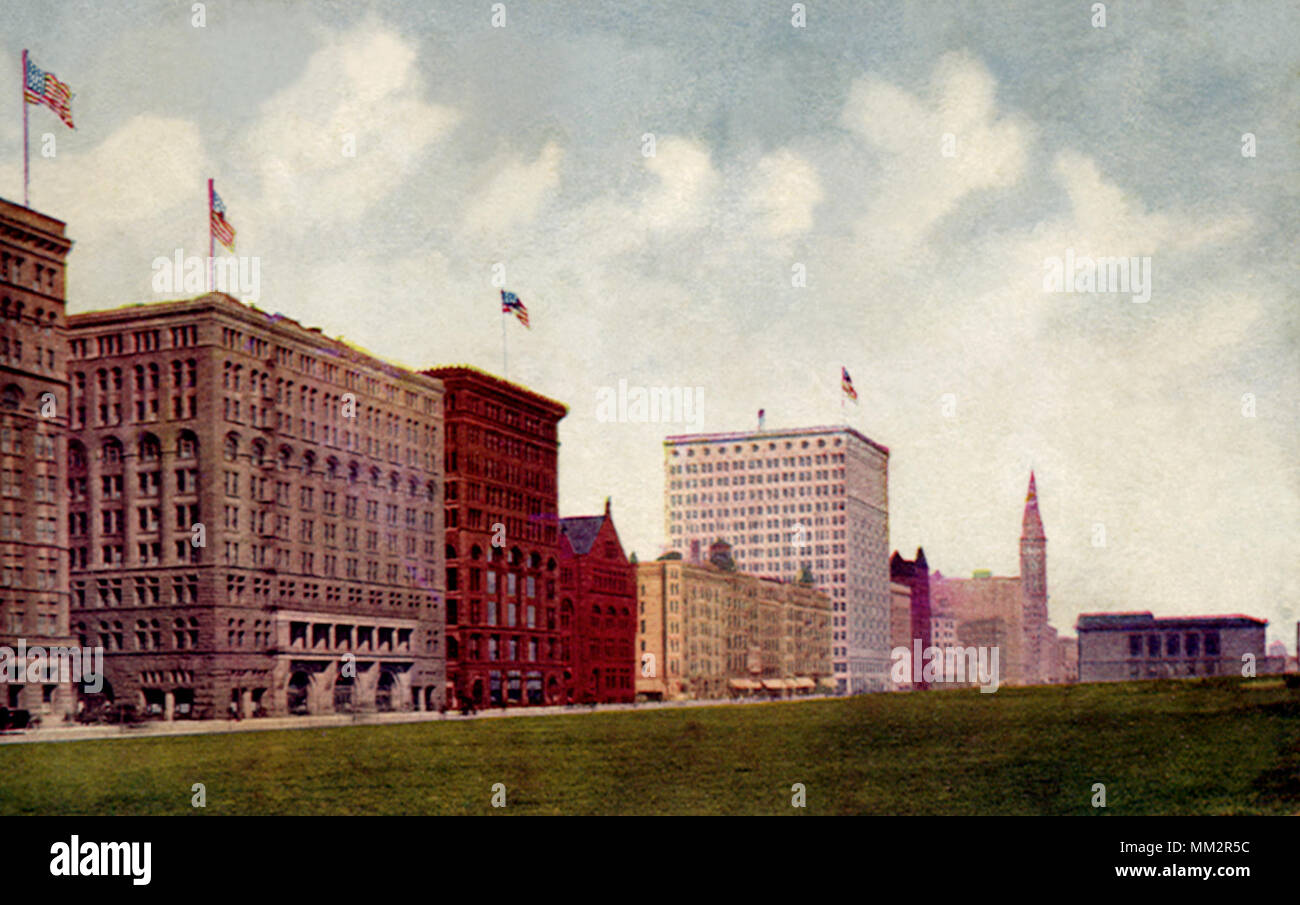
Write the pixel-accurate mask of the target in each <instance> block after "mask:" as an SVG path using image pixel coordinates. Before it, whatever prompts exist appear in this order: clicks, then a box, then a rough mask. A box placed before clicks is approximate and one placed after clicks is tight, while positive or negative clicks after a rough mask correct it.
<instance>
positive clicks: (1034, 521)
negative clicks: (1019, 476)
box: [1020, 471, 1047, 540]
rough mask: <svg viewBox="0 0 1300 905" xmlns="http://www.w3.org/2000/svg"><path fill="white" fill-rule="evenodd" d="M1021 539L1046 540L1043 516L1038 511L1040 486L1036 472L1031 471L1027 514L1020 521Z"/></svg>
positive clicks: (1026, 497)
mask: <svg viewBox="0 0 1300 905" xmlns="http://www.w3.org/2000/svg"><path fill="white" fill-rule="evenodd" d="M1020 539H1021V540H1046V539H1047V535H1046V534H1045V533H1043V517H1042V516H1041V515H1039V513H1038V487H1037V485H1036V484H1035V482H1034V473H1033V472H1032V471H1031V472H1029V492H1028V493H1027V494H1025V515H1024V518H1023V520H1022V521H1021V523H1020Z"/></svg>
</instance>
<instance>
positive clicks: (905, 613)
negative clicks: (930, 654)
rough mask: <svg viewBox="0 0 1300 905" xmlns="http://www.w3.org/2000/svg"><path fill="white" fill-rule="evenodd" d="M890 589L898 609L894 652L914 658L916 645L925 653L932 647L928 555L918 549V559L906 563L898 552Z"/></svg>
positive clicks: (918, 685) (915, 684)
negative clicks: (904, 652) (903, 650)
mask: <svg viewBox="0 0 1300 905" xmlns="http://www.w3.org/2000/svg"><path fill="white" fill-rule="evenodd" d="M889 580H890V588H891V589H893V588H897V589H898V590H897V591H895V592H894V601H895V602H894V606H893V619H892V631H891V638H890V648H891V649H894V650H896V649H897V648H900V647H902V648H905V649H906V650H907V651H908V654H909V656H912V655H914V653H915V650H916V642H920V645H921V651H922V652H924V651H925V650H926V649H928V648H929V647H930V646H931V640H932V637H933V636H932V634H931V620H932V618H933V614H932V613H931V610H930V566H929V564H928V563H927V562H926V561H925V551H924V550H922V549H921V548H920V547H917V548H916V558H915V559H912V560H907V559H904V558H903V557H902V556H901V555H900V554H899V552H898V551H897V550H895V551H894V555H893V556H891V557H890V558H889ZM905 684H906V686H907V687H909V688H912V687H915V688H916V689H925V688H927V687H929V683H927V682H907V683H905Z"/></svg>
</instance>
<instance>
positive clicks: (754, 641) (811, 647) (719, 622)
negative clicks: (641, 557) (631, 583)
mask: <svg viewBox="0 0 1300 905" xmlns="http://www.w3.org/2000/svg"><path fill="white" fill-rule="evenodd" d="M637 598H638V599H637V619H638V622H637V625H638V631H637V656H638V657H639V658H640V663H641V666H640V669H639V671H638V675H637V682H636V690H637V694H638V695H639V696H641V697H643V698H648V699H651V700H680V699H684V698H726V697H791V696H794V695H801V694H811V693H813V692H814V691H823V692H826V691H831V690H833V685H832V680H831V675H832V672H831V661H830V627H831V601H830V598H829V597H828V596H827V595H826V594H825V593H823V592H821V591H819V590H817V589H816V588H814V587H813V586H812V585H811V584H810V583H803V582H782V581H776V580H773V579H770V578H758V577H756V576H753V575H746V574H744V573H743V572H738V571H736V569H735V567H734V564H733V563H732V561H731V547H730V545H728V544H726V543H722V542H718V543H714V544H713V545H712V546H711V547H710V549H709V560H708V561H707V562H691V561H688V560H683V559H681V558H680V555H679V554H676V553H670V554H668V555H667V556H665V557H662V558H660V559H658V560H656V561H654V562H646V563H639V564H638V565H637Z"/></svg>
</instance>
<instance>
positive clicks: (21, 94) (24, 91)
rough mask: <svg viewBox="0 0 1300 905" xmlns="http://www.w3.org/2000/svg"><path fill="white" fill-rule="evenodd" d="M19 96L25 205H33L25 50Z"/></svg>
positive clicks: (24, 51) (24, 52)
mask: <svg viewBox="0 0 1300 905" xmlns="http://www.w3.org/2000/svg"><path fill="white" fill-rule="evenodd" d="M19 98H20V99H21V100H22V102H23V207H31V206H32V205H31V201H30V200H29V199H28V197H27V174H28V163H27V51H26V49H24V50H23V78H22V81H21V82H19Z"/></svg>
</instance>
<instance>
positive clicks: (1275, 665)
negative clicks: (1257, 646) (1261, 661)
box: [1259, 641, 1287, 675]
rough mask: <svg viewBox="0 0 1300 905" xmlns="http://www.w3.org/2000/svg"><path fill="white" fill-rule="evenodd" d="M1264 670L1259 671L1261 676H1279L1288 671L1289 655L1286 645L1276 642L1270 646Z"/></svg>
mask: <svg viewBox="0 0 1300 905" xmlns="http://www.w3.org/2000/svg"><path fill="white" fill-rule="evenodd" d="M1266 659H1267V662H1266V663H1265V665H1264V668H1263V669H1261V670H1259V673H1260V674H1261V675H1277V674H1279V673H1284V672H1286V671H1287V653H1286V645H1285V644H1283V643H1282V642H1281V641H1274V642H1273V643H1272V644H1270V645H1269V646H1268V657H1267V658H1266Z"/></svg>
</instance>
